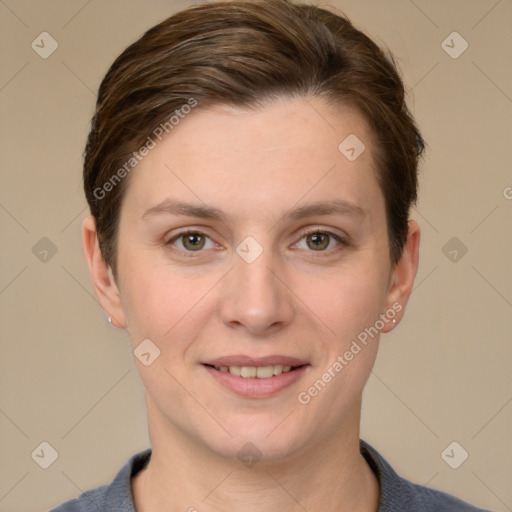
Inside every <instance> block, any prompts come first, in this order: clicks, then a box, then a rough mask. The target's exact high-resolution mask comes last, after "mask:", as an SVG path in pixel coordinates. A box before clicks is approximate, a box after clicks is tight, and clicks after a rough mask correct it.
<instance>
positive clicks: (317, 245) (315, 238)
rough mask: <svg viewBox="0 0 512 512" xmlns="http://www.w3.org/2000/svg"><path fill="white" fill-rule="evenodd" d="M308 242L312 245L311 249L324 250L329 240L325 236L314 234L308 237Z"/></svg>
mask: <svg viewBox="0 0 512 512" xmlns="http://www.w3.org/2000/svg"><path fill="white" fill-rule="evenodd" d="M309 241H310V242H311V244H312V249H315V250H318V249H325V248H326V247H327V246H328V245H329V240H328V237H327V235H324V234H321V233H314V234H312V235H309Z"/></svg>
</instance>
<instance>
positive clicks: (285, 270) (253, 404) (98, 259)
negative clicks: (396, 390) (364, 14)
mask: <svg viewBox="0 0 512 512" xmlns="http://www.w3.org/2000/svg"><path fill="white" fill-rule="evenodd" d="M423 149H424V142H423V139H422V137H421V134H420V133H419V131H418V129H417V127H416V125H415V123H414V121H413V119H412V118H411V116H410V113H409V111H408V109H407V107H406V104H405V101H404V88H403V84H402V82H401V79H400V77H399V75H398V73H397V71H396V69H395V67H394V65H393V62H392V60H391V59H390V58H388V57H386V56H385V55H384V54H383V52H382V51H381V50H380V49H379V48H378V47H377V46H376V45H375V44H374V43H373V42H372V41H371V40H370V39H368V37H366V36H365V35H364V34H362V33H361V32H359V31H358V30H356V29H355V28H354V27H353V26H352V25H351V24H350V22H349V21H348V20H346V19H345V18H343V17H340V16H337V15H335V14H333V13H330V12H328V11H326V10H323V9H320V8H317V7H314V6H310V5H300V4H293V3H290V2H286V1H284V0H270V1H264V2H255V3H252V2H229V3H214V4H205V5H202V6H198V7H194V8H192V9H189V10H186V11H183V12H180V13H178V14H176V15H175V16H173V17H171V18H169V19H168V20H166V21H164V22H162V23H161V24H159V25H157V26H156V27H154V28H152V29H151V30H149V31H148V32H147V33H146V34H145V35H144V36H143V37H142V38H141V39H140V40H139V41H137V42H136V43H134V44H133V45H131V46H130V47H129V48H128V49H127V50H126V51H125V52H123V54H122V55H121V56H120V57H119V58H118V59H117V60H116V61H115V62H114V64H113V65H112V67H111V69H110V70H109V72H108V73H107V75H106V77H105V79H104V80H103V82H102V85H101V87H100V91H99V95H98V103H97V110H96V114H95V117H94V119H93V123H92V128H91V133H90V135H89V139H88V143H87V147H86V152H85V164H84V186H85V192H86V196H87V200H88V202H89V206H90V209H91V215H90V217H88V218H87V219H86V220H85V222H84V224H83V246H84V251H85V255H86V259H87V262H88V265H89V269H90V273H91V277H92V281H93V283H94V287H95V290H96V293H97V296H98V298H99V300H100V302H101V304H102V306H103V308H104V310H105V312H106V314H107V316H108V318H109V320H110V321H111V323H112V324H113V325H115V326H116V327H119V328H126V329H128V330H129V332H130V335H131V339H132V344H133V350H134V355H135V357H136V364H137V367H138V370H139V373H140V376H141V379H142V382H143V384H144V386H145V390H146V404H147V414H148V425H149V432H150V440H151V450H147V451H145V452H142V453H139V454H137V455H135V456H134V457H132V458H131V459H130V460H129V461H128V462H127V464H126V465H125V466H124V467H123V468H122V469H121V471H120V472H119V474H118V476H117V477H116V479H115V480H114V482H113V483H112V484H111V485H109V486H104V487H101V488H98V489H95V490H93V491H89V492H87V493H85V494H83V495H82V496H81V497H79V498H78V499H77V500H73V501H71V502H68V503H66V504H64V505H61V506H60V507H57V508H55V509H54V510H55V511H59V512H60V511H85V510H108V511H123V512H124V511H131V512H133V511H135V510H136V511H139V512H140V511H144V510H148V511H149V510H151V511H155V512H156V511H164V510H165V511H171V510H183V511H185V510H188V511H195V510H198V511H201V512H202V511H219V510H229V511H233V510H244V511H251V510H258V511H267V510H268V511H276V510H294V511H295V510H309V511H313V510H329V511H330V510H332V511H351V512H375V511H379V512H388V511H389V512H391V511H393V512H397V511H402V510H403V511H406V510H407V511H436V512H439V511H454V512H455V511H457V512H459V511H475V510H478V509H476V508H475V507H472V506H471V505H469V504H466V503H463V502H462V501H460V500H458V499H456V498H454V497H452V496H449V495H447V494H444V493H441V492H439V491H435V490H432V489H427V488H425V487H421V486H418V485H415V484H412V483H410V482H408V481H406V480H404V479H402V478H400V477H399V476H398V475H397V474H396V473H395V472H394V471H393V470H392V468H391V467H390V466H389V465H388V464H387V462H386V461H385V460H384V459H383V458H382V457H381V456H380V455H379V454H378V452H377V451H375V450H374V449H373V448H372V447H371V446H369V445H368V444H367V443H365V442H364V441H361V440H360V439H359V426H360V413H361V397H362V392H363V389H364V386H365V383H366V381H367V379H368V377H369V375H370V372H371V369H372V366H373V364H374V361H375V357H376V354H377V348H378V342H379V337H380V334H381V333H386V332H389V331H390V330H392V329H393V328H394V327H395V326H396V325H397V324H398V323H399V322H400V320H401V318H402V316H403V314H404V312H405V307H406V304H407V301H408V298H409V296H410V293H411V290H412V287H413V282H414V278H415V275H416V270H417V267H418V249H419V239H420V232H419V228H418V225H417V224H416V223H415V222H414V221H410V220H408V219H409V217H408V215H409V209H410V207H411V205H412V204H414V202H415V200H416V196H417V168H418V160H419V158H420V157H421V154H422V152H423Z"/></svg>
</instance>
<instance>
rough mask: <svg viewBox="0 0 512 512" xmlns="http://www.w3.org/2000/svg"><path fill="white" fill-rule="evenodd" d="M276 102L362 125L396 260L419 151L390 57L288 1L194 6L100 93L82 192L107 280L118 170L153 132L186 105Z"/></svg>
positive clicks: (335, 21) (338, 19)
mask: <svg viewBox="0 0 512 512" xmlns="http://www.w3.org/2000/svg"><path fill="white" fill-rule="evenodd" d="M282 96H304V97H306V96H308V97H311V96H315V97H323V98H325V99H327V100H329V101H331V102H334V103H339V104H342V105H348V106H351V107H355V108H356V110H357V111H358V112H360V113H361V114H362V115H363V117H364V118H365V120H366V122H367V123H368V124H369V126H370V128H371V130H372V133H373V135H374V137H375V146H376V147H375V151H374V154H373V157H374V162H375V164H376V168H377V179H378V183H379V186H380V187H381V190H382V192H383V195H384V198H385V205H386V217H387V226H388V237H389V245H390V259H391V261H392V263H393V264H394V263H396V262H397V261H398V260H399V259H400V256H401V254H402V250H403V247H404V244H405V241H406V239H407V230H408V226H407V221H408V218H409V209H410V207H411V205H413V204H414V203H415V202H416V199H417V173H418V160H419V158H420V156H421V155H422V153H423V151H424V145H425V144H424V141H423V138H422V136H421V134H420V132H419V130H418V129H417V127H416V124H415V122H414V120H413V118H412V116H411V115H410V113H409V110H408V108H407V105H406V102H405V91H404V86H403V83H402V80H401V78H400V75H399V73H398V71H397V68H396V65H395V62H394V59H393V57H392V56H391V54H386V53H384V51H383V50H381V49H380V48H379V47H378V46H377V45H376V44H375V43H374V42H373V41H372V40H371V39H370V38H369V37H367V36H366V35H365V34H363V33H362V32H361V31H359V30H357V29H356V28H354V26H353V25H352V24H351V23H350V21H349V20H348V19H346V18H345V17H343V16H340V15H338V14H335V13H333V12H330V11H328V10H325V9H322V8H319V7H316V6H312V5H305V4H296V3H293V2H292V1H289V0H261V1H258V0H255V1H243V0H242V1H239V0H235V1H232V2H219V3H208V4H204V5H199V6H195V7H192V8H190V9H186V10H184V11H181V12H179V13H177V14H175V15H174V16H171V17H170V18H168V19H166V20H165V21H163V22H161V23H159V24H158V25H156V26H155V27H153V28H151V29H150V30H148V31H147V32H146V33H145V34H144V35H143V36H142V37H141V38H140V39H139V40H138V41H136V42H135V43H133V44H132V45H131V46H129V47H128V48H127V49H126V50H125V51H124V52H123V53H122V54H121V55H120V56H119V57H118V58H117V59H116V60H115V62H114V63H113V64H112V66H111V68H110V69H109V71H108V73H107V74H106V76H105V78H104V79H103V81H102V83H101V86H100V89H99V93H98V101H97V105H96V112H95V115H94V117H93V120H92V127H91V131H90V134H89V137H88V141H87V146H86V149H85V154H84V189H85V194H86V197H87V201H88V203H89V206H90V209H91V213H92V215H93V216H94V218H95V220H96V226H97V233H98V238H99V242H100V247H101V250H102V254H103V257H104V259H105V261H106V262H107V263H109V264H110V265H111V266H112V268H113V270H114V272H115V269H116V240H117V231H118V224H119V217H120V209H121V204H122V199H123V196H124V193H125V190H126V186H127V183H128V182H129V179H128V178H127V174H128V172H129V170H130V169H129V168H127V167H126V165H125V166H124V169H125V172H121V170H122V166H123V164H125V163H126V162H127V161H130V159H133V158H134V154H135V153H136V152H137V151H138V150H139V149H140V148H141V146H143V144H144V143H145V142H146V141H148V140H149V137H150V135H151V134H152V133H153V132H154V131H155V129H156V128H157V127H158V125H160V124H161V123H162V122H163V120H164V119H166V118H169V116H172V115H173V114H174V113H176V112H178V113H179V112H180V109H182V108H184V105H190V103H191V101H194V102H198V104H199V106H201V105H211V104H230V105H235V106H242V107H257V106H259V105H262V104H263V102H264V101H265V100H269V99H272V98H277V97H282ZM340 142H341V141H340ZM132 163H133V164H134V165H135V164H136V162H132ZM116 176H117V178H119V179H117V178H116ZM113 178H116V181H114V182H113ZM121 178H123V179H121ZM109 183H110V185H109ZM98 191H101V193H99V192H98ZM107 192H108V193H107Z"/></svg>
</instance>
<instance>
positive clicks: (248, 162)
mask: <svg viewBox="0 0 512 512" xmlns="http://www.w3.org/2000/svg"><path fill="white" fill-rule="evenodd" d="M372 153H373V141H372V136H371V132H370V131H369V129H368V127H367V125H366V123H365V121H364V119H363V118H362V116H360V115H359V114H358V113H357V112H356V111H355V110H353V109H351V108H348V107H343V106H336V107H333V106H332V105H329V104H328V103H326V102H325V101H324V100H321V99H318V98H311V99H304V98H296V99H289V98H282V99H279V100H275V101H272V102H269V103H268V104H266V105H264V106H260V107H258V108H255V109H248V108H238V107H232V106H226V105H216V106H211V107H207V108H205V107H201V106H200V105H199V106H198V107H197V108H196V109H195V110H194V111H192V112H191V113H190V114H188V115H187V116H186V117H184V118H183V119H181V120H180V122H179V124H177V125H176V126H175V127H174V128H173V129H172V131H171V132H170V133H169V134H168V135H167V136H166V137H165V138H163V140H162V141H159V140H158V139H155V147H154V148H153V149H152V150H151V151H150V152H149V154H148V155H147V156H146V157H145V158H144V159H143V160H142V161H141V162H140V163H139V164H138V165H137V167H136V169H135V170H134V171H133V172H132V175H131V176H130V186H129V187H128V191H127V195H126V197H125V203H129V204H130V209H134V210H136V211H137V212H138V213H140V215H143V213H144V212H145V211H146V210H147V208H150V207H152V206H154V205H156V204H158V203H159V202H161V201H164V200H166V199H168V198H169V197H171V198H179V199H180V200H187V201H189V202H190V201H195V202H199V203H202V204H208V205H209V206H212V207H215V208H218V209H222V210H223V211H224V210H227V211H228V212H229V211H231V213H232V214H233V215H240V216H243V215H245V216H247V215H249V216H252V217H254V215H255V213H256V212H258V214H259V216H260V217H261V218H263V217H264V216H265V214H269V215H271V214H275V212H277V211H278V210H282V209H283V207H285V208H289V207H291V206H292V205H301V204H303V203H304V204H306V203H307V201H308V200H310V201H318V200H319V199H322V200H337V199H344V200H347V201H351V202H353V203H355V204H358V205H359V206H361V207H363V208H372V207H377V208H379V207H380V206H382V207H383V202H382V200H383V198H382V197H381V194H380V190H379V188H378V186H377V181H376V173H375V169H374V163H373V158H372Z"/></svg>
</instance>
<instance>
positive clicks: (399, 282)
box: [382, 220, 420, 332]
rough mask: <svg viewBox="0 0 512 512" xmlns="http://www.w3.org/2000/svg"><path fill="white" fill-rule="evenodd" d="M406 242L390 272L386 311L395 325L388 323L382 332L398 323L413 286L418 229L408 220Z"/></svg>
mask: <svg viewBox="0 0 512 512" xmlns="http://www.w3.org/2000/svg"><path fill="white" fill-rule="evenodd" d="M408 225H409V230H408V234H407V241H406V243H405V246H404V249H403V252H402V256H401V257H400V260H399V261H398V262H397V264H396V265H395V267H394V268H393V270H392V272H391V279H390V285H389V291H388V296H387V301H386V311H390V310H393V311H394V314H395V313H396V323H394V322H390V323H389V324H387V325H386V327H385V328H384V329H383V330H382V332H389V331H390V330H392V329H393V328H394V327H395V326H396V325H398V323H399V322H400V320H401V318H402V316H403V315H404V311H405V307H406V305H407V302H408V300H409V297H410V295H411V292H412V288H413V285H414V279H415V277H416V272H417V271H418V264H419V246H420V228H419V226H418V223H417V222H416V221H414V220H410V221H409V223H408Z"/></svg>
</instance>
